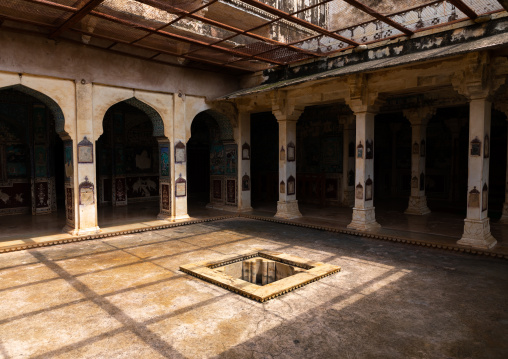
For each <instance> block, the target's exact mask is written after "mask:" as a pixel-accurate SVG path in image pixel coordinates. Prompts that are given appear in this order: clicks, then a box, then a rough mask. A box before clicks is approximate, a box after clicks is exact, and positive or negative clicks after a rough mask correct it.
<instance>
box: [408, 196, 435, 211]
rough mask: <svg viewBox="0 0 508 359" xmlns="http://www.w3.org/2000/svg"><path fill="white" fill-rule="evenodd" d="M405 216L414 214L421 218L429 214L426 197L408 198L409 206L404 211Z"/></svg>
mask: <svg viewBox="0 0 508 359" xmlns="http://www.w3.org/2000/svg"><path fill="white" fill-rule="evenodd" d="M404 213H405V214H415V215H417V216H423V215H425V214H429V213H430V209H429V207H427V197H426V196H423V197H413V196H411V197H409V205H408V207H407V209H406V210H405V211H404Z"/></svg>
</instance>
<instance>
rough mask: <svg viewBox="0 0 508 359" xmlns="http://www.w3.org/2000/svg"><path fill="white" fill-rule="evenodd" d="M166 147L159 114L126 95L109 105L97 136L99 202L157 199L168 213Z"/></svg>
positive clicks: (117, 203)
mask: <svg viewBox="0 0 508 359" xmlns="http://www.w3.org/2000/svg"><path fill="white" fill-rule="evenodd" d="M169 153H170V146H169V140H168V138H167V137H165V135H164V123H163V120H162V117H161V116H160V114H159V113H158V112H157V111H156V110H155V109H154V108H152V107H151V106H149V105H148V104H146V103H144V102H142V101H140V100H139V99H137V98H135V97H132V98H129V99H126V100H123V101H120V102H117V103H116V104H114V105H112V106H110V107H109V109H108V110H107V111H106V112H105V114H104V118H103V133H102V135H101V137H100V138H99V139H98V141H97V158H98V161H97V178H98V183H99V192H98V194H99V204H101V205H107V204H111V205H113V206H115V207H121V206H127V204H128V203H133V202H145V201H154V202H155V201H158V204H159V205H158V217H159V218H163V219H165V218H169V217H170V216H171V196H170V194H171V180H170V166H169Z"/></svg>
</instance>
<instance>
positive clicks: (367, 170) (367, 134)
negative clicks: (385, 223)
mask: <svg viewBox="0 0 508 359" xmlns="http://www.w3.org/2000/svg"><path fill="white" fill-rule="evenodd" d="M348 85H349V98H347V99H346V102H347V104H348V105H349V107H350V108H351V110H352V111H353V113H354V114H355V117H356V143H355V161H356V163H355V169H356V171H355V205H354V207H353V220H352V221H351V223H350V224H349V225H348V226H347V227H348V228H351V229H356V230H359V231H365V230H373V229H377V228H379V227H381V226H380V225H379V223H377V222H376V214H375V208H374V155H375V154H374V117H375V116H376V114H377V113H378V112H379V105H380V102H379V97H378V93H373V92H370V91H369V87H368V83H367V75H365V74H358V75H352V76H350V77H349V78H348Z"/></svg>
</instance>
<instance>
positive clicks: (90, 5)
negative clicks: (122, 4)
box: [49, 0, 104, 39]
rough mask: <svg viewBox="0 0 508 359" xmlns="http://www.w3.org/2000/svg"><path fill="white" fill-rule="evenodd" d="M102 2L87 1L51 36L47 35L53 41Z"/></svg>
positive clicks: (97, 0)
mask: <svg viewBox="0 0 508 359" xmlns="http://www.w3.org/2000/svg"><path fill="white" fill-rule="evenodd" d="M103 1H104V0H89V1H88V3H87V4H86V5H85V6H83V7H82V8H81V9H79V11H78V12H75V13H74V14H73V15H72V16H71V17H70V18H69V19H67V21H65V22H64V23H63V24H62V25H60V27H59V28H58V29H56V30H55V31H54V32H53V33H52V34H51V35H49V38H50V39H54V38H55V37H57V36H59V35H60V34H61V33H62V32H64V31H65V30H67V29H69V28H71V27H72V26H74V25H75V24H77V23H78V22H79V21H80V20H81V19H82V18H84V17H85V16H86V15H88V14H89V13H90V12H91V11H92V10H93V9H95V8H96V7H97V6H99V5H100V3H102V2H103Z"/></svg>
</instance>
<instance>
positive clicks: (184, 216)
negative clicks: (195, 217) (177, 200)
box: [167, 214, 190, 222]
mask: <svg viewBox="0 0 508 359" xmlns="http://www.w3.org/2000/svg"><path fill="white" fill-rule="evenodd" d="M186 219H190V216H189V215H188V214H181V215H178V216H171V217H170V218H168V219H167V220H170V221H171V222H177V221H184V220H186Z"/></svg>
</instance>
